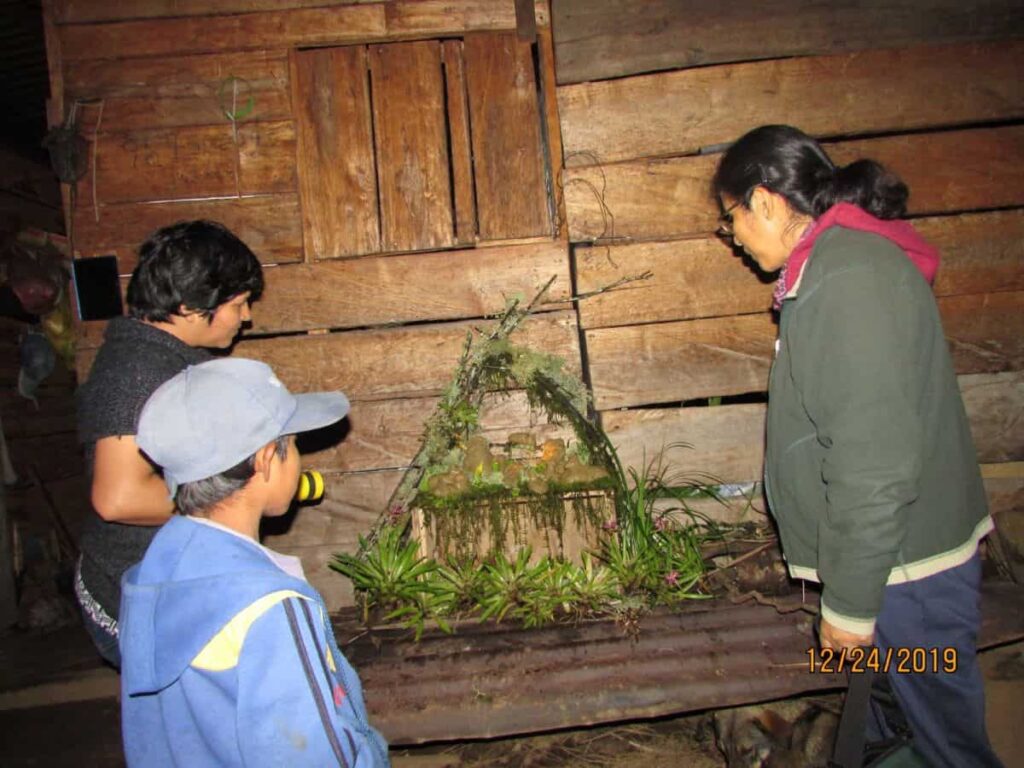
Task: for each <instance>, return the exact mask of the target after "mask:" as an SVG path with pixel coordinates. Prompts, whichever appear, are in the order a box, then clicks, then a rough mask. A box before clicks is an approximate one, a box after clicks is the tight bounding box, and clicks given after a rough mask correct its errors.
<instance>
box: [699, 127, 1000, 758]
mask: <svg viewBox="0 0 1024 768" xmlns="http://www.w3.org/2000/svg"><path fill="white" fill-rule="evenodd" d="M713 190H714V193H715V195H716V196H717V198H718V202H719V204H720V206H721V208H722V211H723V214H722V217H721V222H722V229H721V233H722V234H723V235H725V236H727V237H731V238H732V241H733V242H734V244H735V245H736V246H737V247H738V248H742V249H743V250H744V251H745V252H746V253H747V254H749V255H750V257H751V258H752V259H753V260H754V261H755V262H757V264H758V266H759V267H760V268H761V269H762V270H764V271H765V272H768V273H772V272H779V277H778V281H777V283H776V289H775V297H774V305H775V309H776V310H777V311H778V312H779V340H778V343H777V345H776V350H777V352H776V357H775V361H774V363H773V365H772V371H771V377H770V383H769V390H768V421H767V452H766V460H765V489H766V493H767V496H768V503H769V506H770V508H771V511H772V514H773V516H774V517H775V519H776V521H777V523H778V527H779V533H780V538H781V542H782V547H783V550H784V551H785V554H786V560H787V563H788V567H789V571H790V574H791V575H792V576H793V577H794V578H798V579H808V580H812V581H816V582H820V583H821V585H822V595H821V629H820V641H821V645H822V647H823V648H824V649H830V650H834V651H835V652H837V655H838V652H840V651H842V650H844V649H851V648H856V647H863V646H870V645H874V646H876V647H877V648H878V650H879V656H878V658H879V659H881V661H882V662H883V664H880V665H879V666H880V668H883V669H884V671H887V672H888V673H889V674H888V679H889V682H890V685H891V687H892V689H893V691H894V692H895V694H896V697H897V699H898V700H899V703H900V704H901V706H902V709H903V711H904V713H905V714H906V717H907V720H908V722H909V725H910V726H911V729H912V730H913V734H914V746H915V748H916V749H917V750H918V751H919V752H920V753H921V754H922V756H923V757H925V758H926V759H927V760H928V761H929V763H930V764H932V765H935V766H949V767H950V768H964V767H966V766H998V765H999V764H1000V763H999V761H998V759H997V758H996V756H995V754H994V753H993V751H992V749H991V747H990V746H989V742H988V737H987V735H986V732H985V719H984V691H983V688H982V679H981V675H980V672H979V669H978V666H977V662H976V644H975V643H976V636H977V631H978V625H979V621H980V615H979V587H980V576H981V566H980V562H979V557H978V553H977V550H978V542H979V541H980V540H981V539H982V538H983V537H984V536H985V535H986V534H987V533H988V532H989V531H990V530H992V520H991V518H990V516H989V514H988V510H987V505H986V500H985V493H984V488H983V486H982V482H981V476H980V472H979V470H978V462H977V457H976V455H975V450H974V446H973V444H972V442H971V435H970V427H969V424H968V422H967V417H966V414H965V412H964V406H963V402H962V400H961V398H960V392H959V389H958V386H957V380H956V376H955V374H954V372H953V366H952V363H951V361H950V355H949V349H948V346H947V343H946V339H945V336H944V334H943V330H942V324H941V322H940V319H939V313H938V309H937V306H936V303H935V299H934V296H933V294H932V291H931V287H930V283H931V281H932V280H933V279H934V276H935V271H936V269H937V267H938V260H939V259H938V253H937V252H936V250H935V249H934V248H933V247H932V246H930V245H929V244H928V243H926V242H925V241H924V240H923V239H922V238H921V237H920V236H919V235H918V234H917V233H916V232H915V231H914V229H913V227H912V226H911V225H910V224H908V223H907V222H904V221H900V220H899V218H900V217H902V216H903V215H904V214H905V212H906V201H907V196H908V190H907V187H906V185H904V184H903V182H902V181H900V180H899V179H898V178H897V177H896V176H894V175H893V174H892V173H890V172H888V171H887V170H886V169H884V168H883V167H882V166H881V165H879V164H878V163H876V162H874V161H871V160H859V161H857V162H855V163H852V164H851V165H848V166H844V167H837V166H836V165H835V164H834V163H833V162H832V161H831V159H830V158H829V157H828V155H827V154H826V153H825V151H824V150H823V149H822V148H821V146H820V145H819V144H818V143H817V142H816V141H815V140H814V139H812V138H811V137H809V136H807V135H806V134H804V133H803V132H801V131H799V130H797V129H796V128H792V127H789V126H781V125H769V126H763V127H760V128H757V129H755V130H753V131H750V132H749V133H747V134H746V135H744V136H743V137H742V138H740V139H739V141H737V142H736V143H735V144H733V145H732V146H731V147H730V148H729V149H728V150H727V151H726V152H725V154H724V155H723V156H722V159H721V161H720V162H719V165H718V169H717V171H716V173H715V177H714V182H713ZM919 649H925V650H919ZM912 657H915V658H917V659H918V660H920V659H922V658H923V659H925V663H924V664H918V665H916V666H915V665H912V664H911V665H903V666H902V667H901V666H900V665H898V664H897V663H896V662H897V661H899V660H901V659H904V658H912ZM943 658H945V660H946V662H947V663H943V662H942V659H943ZM933 659H934V660H937V662H938V663H932V660H933ZM886 660H888V662H889V663H888V665H884V662H885V661H886ZM904 669H906V673H904V671H903V670H904ZM873 725H874V727H873V729H872V730H873V735H874V736H875V737H876V738H878V737H880V736H883V735H887V734H886V731H887V728H886V725H885V724H884V723H883V722H880V721H877V720H876V722H875V723H874V724H873Z"/></svg>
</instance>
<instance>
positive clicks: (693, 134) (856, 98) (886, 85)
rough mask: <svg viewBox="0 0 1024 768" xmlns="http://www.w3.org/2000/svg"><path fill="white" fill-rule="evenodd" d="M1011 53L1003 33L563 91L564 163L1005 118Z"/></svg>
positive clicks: (1012, 90) (1017, 44)
mask: <svg viewBox="0 0 1024 768" xmlns="http://www.w3.org/2000/svg"><path fill="white" fill-rule="evenodd" d="M1022 56H1024V41H1018V40H1010V41H1000V42H994V43H971V44H963V45H959V44H958V45H942V46H920V47H914V48H908V49H903V50H891V51H867V52H862V53H853V54H846V55H841V56H823V57H808V58H795V59H782V60H775V61H766V62H753V63H744V64H729V65H725V66H720V67H705V68H698V69H691V70H682V71H675V72H665V73H659V74H654V75H641V76H638V77H629V78H623V79H619V80H608V81H601V82H596V83H585V84H581V85H568V86H562V87H561V88H559V89H558V103H559V113H560V115H561V121H562V141H563V143H564V145H565V154H566V163H567V165H585V164H589V163H592V162H595V161H596V162H601V163H610V162H616V161H620V160H629V159H632V158H638V157H653V156H668V155H681V154H686V153H690V152H694V151H696V150H698V149H700V148H701V147H707V146H711V145H715V144H719V143H722V142H726V141H734V140H735V139H736V138H738V137H739V136H740V135H741V134H743V133H744V132H745V131H747V130H749V129H750V128H751V127H752V126H756V125H763V124H767V123H787V124H791V125H797V126H800V128H802V129H803V130H805V131H807V132H808V133H810V134H812V135H815V136H835V135H851V134H857V133H868V132H871V133H875V132H883V131H893V132H895V131H908V130H914V129H918V128H926V127H932V126H952V125H957V124H964V123H971V122H981V121H988V120H1007V119H1015V118H1019V117H1021V116H1022V114H1024V83H1022V81H1021V78H1020V77H1019V72H1020V61H1021V57H1022ZM894 72H898V73H899V77H893V73H894Z"/></svg>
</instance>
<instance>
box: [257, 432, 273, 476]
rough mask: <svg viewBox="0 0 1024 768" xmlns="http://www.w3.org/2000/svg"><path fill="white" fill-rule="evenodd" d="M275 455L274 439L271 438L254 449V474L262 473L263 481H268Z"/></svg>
mask: <svg viewBox="0 0 1024 768" xmlns="http://www.w3.org/2000/svg"><path fill="white" fill-rule="evenodd" d="M275 456H277V441H276V440H271V441H270V442H269V443H267V444H266V445H264V446H263V447H262V448H260V449H259V450H258V451H256V456H255V458H254V460H253V470H254V471H255V474H257V475H262V477H263V482H269V481H270V472H271V467H272V465H273V463H274V457H275Z"/></svg>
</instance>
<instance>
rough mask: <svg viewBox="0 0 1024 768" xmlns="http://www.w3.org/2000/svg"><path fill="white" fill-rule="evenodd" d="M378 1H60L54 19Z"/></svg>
mask: <svg viewBox="0 0 1024 768" xmlns="http://www.w3.org/2000/svg"><path fill="white" fill-rule="evenodd" d="M373 2H379V0H134V1H133V2H131V3H112V2H110V0H58V2H56V3H55V6H56V7H55V9H54V16H55V20H56V21H57V22H58V23H59V24H80V23H83V22H96V21H126V20H128V19H158V18H163V17H168V16H210V15H212V14H221V15H225V14H236V13H252V12H254V11H275V10H276V11H279V10H285V9H292V8H312V7H318V6H330V5H356V4H358V3H373Z"/></svg>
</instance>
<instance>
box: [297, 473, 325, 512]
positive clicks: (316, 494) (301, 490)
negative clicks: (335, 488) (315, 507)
mask: <svg viewBox="0 0 1024 768" xmlns="http://www.w3.org/2000/svg"><path fill="white" fill-rule="evenodd" d="M323 496H324V476H323V475H321V474H320V473H319V472H317V471H316V470H315V469H307V470H306V471H304V472H303V473H302V474H301V475H300V476H299V487H298V488H297V489H296V491H295V500H296V501H302V502H308V503H310V504H316V503H317V502H318V501H320V499H322V498H323Z"/></svg>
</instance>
